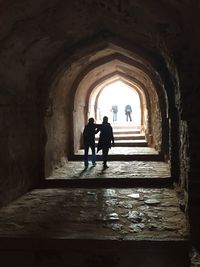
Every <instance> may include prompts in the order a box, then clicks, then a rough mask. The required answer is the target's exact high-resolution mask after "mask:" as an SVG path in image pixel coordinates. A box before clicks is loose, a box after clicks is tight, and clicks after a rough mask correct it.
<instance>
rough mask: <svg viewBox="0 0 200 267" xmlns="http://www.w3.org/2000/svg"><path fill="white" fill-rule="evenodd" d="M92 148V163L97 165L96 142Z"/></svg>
mask: <svg viewBox="0 0 200 267" xmlns="http://www.w3.org/2000/svg"><path fill="white" fill-rule="evenodd" d="M91 150H92V164H93V166H95V165H96V153H95V144H92V145H91Z"/></svg>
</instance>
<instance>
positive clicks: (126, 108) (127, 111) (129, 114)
mask: <svg viewBox="0 0 200 267" xmlns="http://www.w3.org/2000/svg"><path fill="white" fill-rule="evenodd" d="M131 113H132V108H131V106H130V105H126V107H125V114H126V121H128V119H129V120H130V121H132V118H131Z"/></svg>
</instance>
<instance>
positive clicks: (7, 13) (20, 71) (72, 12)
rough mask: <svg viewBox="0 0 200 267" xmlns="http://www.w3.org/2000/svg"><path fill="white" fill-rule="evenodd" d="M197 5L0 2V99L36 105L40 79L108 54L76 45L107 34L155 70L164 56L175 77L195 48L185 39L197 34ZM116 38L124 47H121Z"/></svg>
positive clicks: (89, 0)
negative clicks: (71, 65) (1, 92)
mask: <svg viewBox="0 0 200 267" xmlns="http://www.w3.org/2000/svg"><path fill="white" fill-rule="evenodd" d="M199 5H200V4H199V2H198V1H188V0H185V1H184V0H182V1H181V0H179V1H178V0H177V1H175V0H173V1H169V0H161V1H156V2H155V1H149V0H143V1H141V0H140V1H138V0H135V1H128V0H124V1H121V0H112V1H107V0H74V1H64V0H63V1H62V0H51V1H47V0H43V1H42V0H41V1H39V0H36V1H32V0H26V1H22V0H21V1H14V0H10V1H4V0H2V1H1V2H0V7H1V8H0V12H1V16H0V40H1V45H0V57H1V62H0V75H1V77H2V79H1V81H0V86H1V88H3V89H2V90H3V94H2V97H1V101H2V102H3V103H6V102H9V101H15V102H18V103H27V101H28V102H33V103H35V102H36V99H37V98H38V97H39V96H42V92H43V91H44V90H45V89H44V88H45V85H42V86H40V81H41V80H44V79H45V78H46V80H47V81H49V80H50V79H52V76H53V75H54V74H55V72H58V69H59V68H61V69H62V68H63V65H65V66H68V67H69V65H70V64H73V63H74V62H76V60H79V59H80V58H82V61H79V63H80V65H81V64H83V65H87V64H88V61H89V62H92V61H94V59H95V58H96V60H97V58H98V53H99V54H101V56H100V57H103V56H107V55H108V54H109V49H108V50H107V51H106V50H104V48H105V47H101V48H100V47H99V48H97V47H94V48H93V49H91V48H90V49H89V51H86V50H87V49H86V50H85V51H84V54H83V52H82V51H81V48H82V47H87V45H88V43H92V42H93V41H94V39H95V38H96V43H98V38H103V39H104V40H106V38H107V37H108V36H109V38H111V36H112V38H114V39H117V40H118V45H119V46H121V47H124V48H126V50H127V51H131V49H129V47H128V46H130V47H131V48H133V47H134V49H133V50H134V51H135V54H138V55H140V56H141V58H143V59H142V60H144V59H145V60H146V61H147V62H148V61H149V62H150V63H151V64H152V63H155V66H156V68H157V69H162V66H161V65H162V64H161V61H162V60H164V61H165V64H166V66H167V68H168V69H169V71H170V72H171V74H172V76H174V77H175V78H174V80H175V79H176V76H177V74H176V66H178V65H179V66H182V65H183V66H184V60H185V59H186V58H187V59H188V58H190V57H191V56H192V55H193V54H195V47H197V49H198V47H199V43H198V42H195V40H194V38H190V36H191V37H192V36H195V35H196V36H197V34H198V29H197V28H198V27H195V26H196V24H197V23H199V15H198V10H199ZM188 22H189V23H188ZM121 40H124V41H123V42H124V43H126V44H127V47H125V46H124V45H120V42H121ZM191 42H192V45H190V43H191ZM101 45H102V46H103V43H101ZM190 47H192V49H190ZM133 50H132V51H133ZM97 51H99V52H98V53H97ZM104 52H105V55H104V54H103V53H104ZM110 53H111V51H110ZM120 53H122V54H123V51H121V52H120ZM72 55H73V58H72V57H71V56H72ZM85 55H87V56H85ZM127 56H129V55H127ZM69 58H70V60H69ZM195 58H197V57H195ZM138 60H139V58H138ZM154 60H155V62H151V61H154ZM196 60H197V59H196ZM147 62H146V66H147ZM79 67H80V68H79ZM79 67H78V69H77V73H78V72H79V71H80V69H81V66H79ZM63 71H65V70H64V68H63ZM161 71H162V70H161ZM72 80H73V79H72ZM48 86H49V85H48ZM10 96H11V98H10ZM11 99H12V100H11ZM13 99H14V100H13Z"/></svg>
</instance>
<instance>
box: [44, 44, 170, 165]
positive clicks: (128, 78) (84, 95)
mask: <svg viewBox="0 0 200 267" xmlns="http://www.w3.org/2000/svg"><path fill="white" fill-rule="evenodd" d="M109 45H110V44H109ZM117 49H118V48H117V47H116V46H115V47H114V48H113V47H112V45H110V48H109V49H107V48H104V50H103V51H104V52H102V51H97V53H96V56H95V57H93V58H92V60H91V62H90V61H85V65H84V64H80V61H81V62H83V59H84V58H82V57H80V59H76V61H75V62H73V64H72V63H71V65H70V66H71V67H70V68H66V66H65V70H63V71H62V72H59V75H58V76H56V79H55V80H54V84H53V86H52V90H51V96H50V98H52V99H53V104H52V106H53V110H54V112H53V113H54V114H53V115H52V117H51V118H49V119H47V120H46V121H47V124H49V125H47V126H46V129H47V133H50V132H51V131H49V128H51V129H52V130H53V131H54V133H53V134H52V132H51V135H50V134H48V135H49V136H48V143H49V144H50V145H47V147H46V151H47V153H46V154H48V155H49V154H50V155H51V156H52V155H53V157H52V158H50V157H49V156H48V157H49V158H50V159H49V161H52V162H53V161H54V163H53V164H52V165H55V162H56V159H58V161H59V160H60V158H61V157H62V158H63V157H64V156H66V157H67V158H69V157H70V155H72V154H73V153H75V151H77V150H78V149H79V148H80V146H81V133H82V131H83V128H84V125H85V124H86V123H87V119H88V116H89V114H92V113H91V110H92V109H93V110H94V111H93V112H96V111H95V109H96V104H97V103H96V100H97V99H98V97H99V94H100V92H101V90H102V88H104V87H105V86H106V85H108V84H111V83H113V82H116V81H117V80H119V81H123V83H125V84H127V85H128V86H130V87H132V88H135V90H136V91H137V93H138V95H139V97H140V103H142V105H141V110H142V112H141V114H142V116H141V125H142V127H143V129H144V131H145V135H146V137H147V140H148V144H149V145H151V146H153V147H155V148H156V149H157V150H158V151H159V153H161V154H165V155H166V157H167V158H169V142H168V141H169V140H168V138H169V132H168V131H166V129H168V130H169V125H168V118H167V116H168V101H167V97H166V92H165V90H164V87H163V82H162V78H161V77H160V76H158V73H157V72H154V69H153V68H152V67H150V64H149V63H148V64H147V65H145V64H146V62H145V60H144V61H143V62H142V61H141V58H140V57H139V58H140V60H138V59H137V57H136V56H135V54H134V55H132V56H131V53H130V52H129V55H128V56H126V55H125V54H124V52H123V53H119V52H116V51H117ZM118 51H120V48H119V50H118ZM106 53H107V55H106ZM80 66H81V67H80ZM77 68H79V71H78V72H77ZM91 99H93V100H91ZM58 120H59V127H57V128H56V127H55V125H56V123H58ZM53 121H54V122H53ZM50 124H51V126H50ZM49 126H50V127H49ZM164 128H165V131H164V130H163V129H164ZM58 129H59V130H58ZM56 131H57V132H58V131H60V133H61V132H62V134H61V137H62V138H61V139H59V140H58V141H57V143H55V140H53V136H55V135H57V134H56ZM60 133H58V135H59V134H60ZM54 139H55V138H54ZM51 143H53V145H52V144H51ZM55 146H57V147H56V148H55ZM49 147H50V150H49ZM53 149H54V151H53V152H51V151H52V150H53ZM55 151H56V152H58V153H56V152H55ZM54 156H55V158H54Z"/></svg>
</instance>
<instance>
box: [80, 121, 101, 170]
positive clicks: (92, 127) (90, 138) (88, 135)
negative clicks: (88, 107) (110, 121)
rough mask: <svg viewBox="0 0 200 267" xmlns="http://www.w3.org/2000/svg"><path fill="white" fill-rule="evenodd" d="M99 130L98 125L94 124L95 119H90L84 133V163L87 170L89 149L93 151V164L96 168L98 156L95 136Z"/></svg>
mask: <svg viewBox="0 0 200 267" xmlns="http://www.w3.org/2000/svg"><path fill="white" fill-rule="evenodd" d="M98 131H99V130H98V129H97V126H96V124H94V119H93V118H90V119H89V120H88V124H87V125H86V126H85V128H84V131H83V142H84V150H85V154H84V163H85V168H87V167H88V151H89V148H91V150H92V164H93V166H96V154H95V134H96V133H97V132H98Z"/></svg>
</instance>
